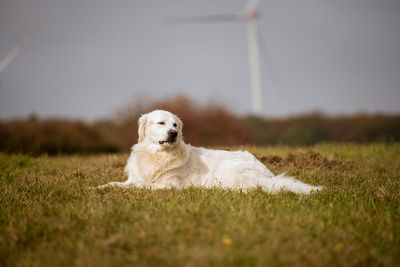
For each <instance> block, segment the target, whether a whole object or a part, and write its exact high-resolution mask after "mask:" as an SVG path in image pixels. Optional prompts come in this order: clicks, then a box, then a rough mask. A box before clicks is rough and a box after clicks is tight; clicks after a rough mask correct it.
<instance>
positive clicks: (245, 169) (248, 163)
mask: <svg viewBox="0 0 400 267" xmlns="http://www.w3.org/2000/svg"><path fill="white" fill-rule="evenodd" d="M160 123H163V124H160ZM169 130H176V131H177V132H178V137H177V140H176V142H173V143H163V142H164V141H166V140H167V139H168V134H167V132H168V131H169ZM160 141H161V143H160ZM125 171H126V173H127V174H128V179H127V180H126V181H125V182H112V183H108V184H106V185H103V186H100V187H101V188H103V187H106V186H122V187H127V186H135V187H149V188H152V189H162V188H171V187H177V188H184V187H188V186H201V187H207V188H211V187H222V188H230V189H240V190H248V189H250V188H256V187H261V188H262V189H263V190H265V191H267V192H270V193H274V192H278V191H280V190H289V191H292V192H295V193H302V194H309V193H312V192H316V191H319V190H322V188H323V187H320V186H312V185H308V184H305V183H302V182H300V181H298V180H296V179H294V178H292V177H289V176H286V175H285V174H280V175H277V176H275V175H274V174H273V173H272V172H271V171H270V170H269V169H268V168H267V167H266V166H265V165H264V164H262V163H261V162H260V161H258V160H257V159H256V158H255V157H254V156H253V155H252V154H250V153H249V152H247V151H235V152H230V151H224V150H212V149H205V148H201V147H193V146H191V145H188V144H185V143H184V142H183V139H182V122H181V121H180V120H179V118H178V117H177V116H175V115H173V114H172V113H170V112H168V111H163V110H155V111H153V112H150V113H147V114H144V115H142V116H141V117H140V119H139V140H138V143H137V144H136V145H134V146H133V147H132V152H131V155H130V157H129V159H128V163H127V165H126V168H125Z"/></svg>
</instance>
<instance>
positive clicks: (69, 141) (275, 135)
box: [0, 96, 400, 155]
mask: <svg viewBox="0 0 400 267" xmlns="http://www.w3.org/2000/svg"><path fill="white" fill-rule="evenodd" d="M144 102H147V101H143V100H142V99H139V100H137V101H134V102H133V103H131V104H130V105H127V106H125V107H122V108H120V109H119V110H118V111H117V112H116V113H115V114H114V115H113V116H112V117H111V118H107V119H102V120H97V121H94V122H85V121H78V120H67V119H57V118H55V119H41V118H38V117H37V116H35V115H31V116H30V117H29V118H24V119H13V120H3V121H0V151H4V152H8V153H15V152H22V153H29V154H33V155H38V154H49V155H54V154H73V153H100V152H101V153H104V152H128V151H129V148H130V147H131V146H132V145H133V144H134V143H136V140H137V119H138V118H139V116H140V115H141V114H143V113H146V112H149V111H151V110H154V109H165V110H168V111H171V112H173V113H175V114H177V115H178V116H179V117H180V118H181V119H182V120H183V122H184V136H185V141H186V142H187V143H190V144H192V145H196V146H199V145H201V146H230V145H290V146H300V145H301V146H303V145H313V144H316V143H320V142H356V143H369V142H396V141H400V115H383V114H356V115H346V116H327V115H324V114H322V113H318V112H314V113H310V114H303V115H297V116H294V117H288V118H261V117H255V116H245V117H239V116H237V115H235V114H233V113H232V112H230V111H229V110H227V109H226V108H225V107H223V106H221V105H219V104H215V103H214V104H209V105H199V104H197V103H195V102H194V101H192V100H190V99H189V98H187V97H185V96H175V97H172V98H168V99H164V100H162V101H157V102H150V103H149V104H148V105H145V104H143V103H144Z"/></svg>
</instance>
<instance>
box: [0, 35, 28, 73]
mask: <svg viewBox="0 0 400 267" xmlns="http://www.w3.org/2000/svg"><path fill="white" fill-rule="evenodd" d="M27 42H28V39H24V40H22V41H21V42H20V43H19V44H18V45H17V46H16V47H15V48H14V49H13V50H11V52H10V53H8V55H7V56H6V57H5V58H3V60H1V61H0V73H2V72H3V71H4V70H5V69H6V68H7V67H8V65H10V64H11V63H12V62H13V61H14V60H15V59H16V58H17V56H18V55H19V53H21V51H22V49H24V47H25V45H26V43H27Z"/></svg>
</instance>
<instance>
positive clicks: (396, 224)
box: [0, 144, 400, 266]
mask: <svg viewBox="0 0 400 267" xmlns="http://www.w3.org/2000/svg"><path fill="white" fill-rule="evenodd" d="M247 149H248V150H249V151H250V152H252V153H253V154H255V155H256V156H257V157H258V158H260V159H261V160H262V161H263V162H264V163H265V164H266V165H267V166H268V167H269V168H270V169H271V170H273V171H274V172H276V173H278V172H281V171H286V172H287V173H289V174H291V175H295V176H296V177H298V178H299V179H300V180H302V181H305V182H308V183H313V184H317V185H324V186H326V190H325V191H323V192H321V193H317V194H314V195H311V196H300V195H295V194H292V193H284V192H282V193H279V194H276V195H271V194H267V193H265V192H263V191H261V190H254V191H251V192H248V193H241V192H235V191H227V190H220V189H211V190H207V189H200V188H189V189H185V190H174V189H172V190H159V191H150V190H143V189H118V188H109V189H103V190H97V189H94V190H92V189H89V188H88V187H89V186H95V185H100V184H104V183H106V182H109V181H123V180H125V176H124V173H123V168H124V165H125V162H126V160H127V157H128V154H111V155H93V156H57V157H46V156H42V157H29V156H25V155H7V154H0V212H1V213H0V264H1V265H6V266H14V265H16V266H21V265H29V266H31V265H33V266H36V265H38V266H69V265H75V266H86V265H89V266H96V265H97V266H120V265H132V266H161V265H162V266H182V265H183V266H210V265H212V266H270V265H314V266H326V265H346V266H354V265H387V266H395V265H397V266H399V265H400V207H399V204H400V197H399V194H400V144H390V145H388V144H373V145H355V144H321V145H317V146H314V147H311V148H289V147H249V148H247Z"/></svg>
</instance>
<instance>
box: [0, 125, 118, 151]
mask: <svg viewBox="0 0 400 267" xmlns="http://www.w3.org/2000/svg"><path fill="white" fill-rule="evenodd" d="M118 149H119V148H118V146H117V145H116V144H114V143H112V142H110V141H109V140H107V139H106V138H104V137H103V136H101V134H100V133H99V131H97V130H96V129H95V128H93V127H92V126H90V125H87V124H85V123H83V122H77V121H67V120H59V119H51V120H36V119H35V120H32V119H28V120H11V121H7V122H0V150H1V151H6V152H22V153H31V154H41V153H48V154H58V153H67V154H70V153H97V152H116V151H118Z"/></svg>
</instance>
